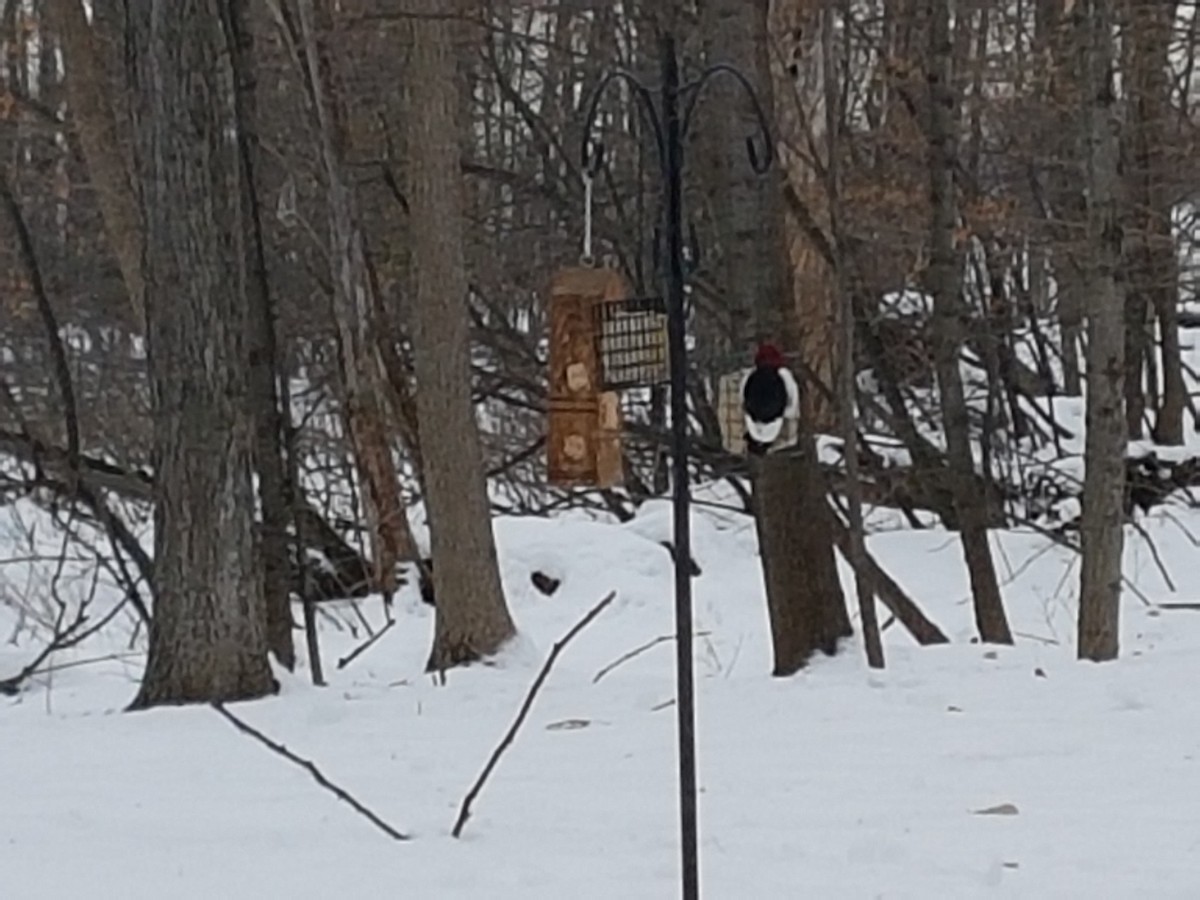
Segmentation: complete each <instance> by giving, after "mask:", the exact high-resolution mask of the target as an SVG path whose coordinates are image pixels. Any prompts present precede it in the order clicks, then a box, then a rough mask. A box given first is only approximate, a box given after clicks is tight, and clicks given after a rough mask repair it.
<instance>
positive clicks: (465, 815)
mask: <svg viewBox="0 0 1200 900" xmlns="http://www.w3.org/2000/svg"><path fill="white" fill-rule="evenodd" d="M616 596H617V592H616V591H609V593H608V596H607V597H605V598H604V599H603V600H601V601H600V602H599V603H597V604H596V605H595V606H593V607H592V608H591V610H589V611H588V614H587V615H585V616H584V617H583V618H582V619H580V620H579V621H578V622H576V623H575V624H574V625H573V626H572V627H571V630H570V631H568V632H567V633H566V634H565V635H563V637H562V640H560V641H558V643H556V644H555V645H554V646H553V647H552V648H551V649H550V655H549V656H547V657H546V662H545V663H543V665H542V670H541V671H540V672H538V674H537V678H535V679H533V684H532V685H530V686H529V693H528V694H526V695H525V702H524V703H522V704H521V709H520V711H519V712H518V713H517V717H516V718H515V719H514V720H513V723H512V725H511V726H509V729H508V731H507V732H506V733H505V735H504V737H503V738H501V739H500V743H499V744H497V745H496V749H495V750H493V751H492V755H491V757H490V758H489V759H488V761H487V765H485V766H484V767H483V771H482V772H480V773H479V777H478V778H477V779H475V783H474V784H473V785H471V789H470V790H469V791H467V796H466V797H464V798H463V802H462V807H461V808H460V809H459V811H458V819H457V820H456V821H455V823H454V829H453V830H452V831H451V832H450V833H451V834H452V835H454V836H455V837H460V836H461V835H462V830H463V828H464V827H465V826H466V824H467V819H469V818H471V804H472V803H473V802H475V798H476V797H478V796H479V792H480V791H481V790H483V785H484V784H485V783H486V782H487V780H488V776H489V775H491V774H492V770H493V769H495V768H496V764H497V763H498V762H500V757H501V755H503V753H504V751H505V750H507V749H508V748H509V747H510V746H511V745H512V742H513V741H514V740H515V739H516V736H517V731H518V730H519V729H520V727H521V723H522V722H524V721H525V717H526V716H527V715H529V710H530V708H531V707H532V706H533V700H534V698H535V697H536V696H537V694H538V691H540V690H541V688H542V685H543V684H544V683H545V681H546V676H547V675H549V674H550V669H551V668H552V667H553V666H554V661H555V660H556V659H558V655H559V654H560V653H562V651H563V648H564V647H566V646H567V644H569V643H570V642H571V641H572V640H573V639H574V638H575V636H576V635H577V634H579V632H581V631H583V629H585V628H587V626H588V625H590V624H591V622H592V620H593V619H595V618H596V616H598V615H600V613H602V612H604V608H605V607H606V606H608V604H610V603H612V602H613V600H614V599H615V598H616Z"/></svg>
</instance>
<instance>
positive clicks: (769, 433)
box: [746, 416, 783, 444]
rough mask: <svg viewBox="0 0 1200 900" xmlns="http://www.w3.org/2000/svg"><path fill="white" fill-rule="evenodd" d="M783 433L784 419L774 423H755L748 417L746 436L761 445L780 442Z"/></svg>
mask: <svg viewBox="0 0 1200 900" xmlns="http://www.w3.org/2000/svg"><path fill="white" fill-rule="evenodd" d="M782 433H783V419H776V420H775V421H774V422H755V421H754V420H753V419H751V418H750V417H749V416H746V434H748V435H750V437H751V439H753V440H755V441H758V443H760V444H770V443H773V442H775V441H777V440H779V435H781V434H782Z"/></svg>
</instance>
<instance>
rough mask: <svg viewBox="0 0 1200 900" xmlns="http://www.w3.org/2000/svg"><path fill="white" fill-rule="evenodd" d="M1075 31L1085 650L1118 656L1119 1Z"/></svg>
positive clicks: (1087, 7) (1089, 4) (1121, 343)
mask: <svg viewBox="0 0 1200 900" xmlns="http://www.w3.org/2000/svg"><path fill="white" fill-rule="evenodd" d="M1076 16H1077V18H1076V27H1077V33H1078V40H1079V42H1080V45H1081V46H1082V47H1083V48H1084V54H1085V59H1086V75H1085V80H1084V86H1085V89H1086V93H1085V95H1084V96H1085V103H1084V108H1083V122H1084V128H1085V132H1084V137H1085V141H1086V147H1087V157H1086V160H1085V164H1086V165H1085V169H1086V173H1087V174H1086V187H1087V194H1086V202H1087V241H1088V246H1087V253H1086V255H1085V267H1086V284H1087V297H1088V298H1089V301H1090V302H1089V309H1088V350H1087V422H1086V428H1087V438H1086V442H1085V451H1084V452H1085V469H1084V480H1083V515H1082V519H1081V521H1080V537H1081V540H1082V549H1083V554H1082V562H1081V565H1080V586H1079V648H1078V651H1079V658H1080V659H1091V660H1095V661H1097V662H1099V661H1103V660H1110V659H1116V657H1117V654H1118V651H1119V648H1120V640H1119V634H1118V626H1119V623H1120V611H1121V555H1122V552H1123V549H1124V542H1125V532H1124V521H1125V520H1124V510H1123V508H1122V499H1123V497H1124V492H1125V465H1124V460H1125V448H1126V436H1125V421H1124V417H1123V411H1122V408H1121V400H1122V396H1123V393H1124V385H1123V384H1122V381H1123V379H1124V359H1123V357H1124V350H1125V336H1124V334H1123V326H1124V311H1123V307H1124V297H1123V296H1122V295H1123V293H1124V289H1123V287H1122V285H1121V282H1120V279H1119V273H1120V269H1121V262H1122V261H1121V240H1122V238H1121V229H1120V227H1119V225H1118V222H1117V178H1118V175H1117V156H1118V138H1117V134H1118V128H1119V122H1118V113H1117V98H1116V93H1115V90H1114V85H1113V36H1112V25H1113V0H1080V3H1079V8H1078V9H1077V11H1076Z"/></svg>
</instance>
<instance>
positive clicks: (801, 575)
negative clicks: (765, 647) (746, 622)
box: [754, 436, 854, 676]
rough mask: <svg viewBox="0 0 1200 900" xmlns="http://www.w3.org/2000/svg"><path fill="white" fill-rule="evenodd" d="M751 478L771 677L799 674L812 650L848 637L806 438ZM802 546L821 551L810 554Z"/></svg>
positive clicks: (827, 649)
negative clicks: (771, 658) (768, 628)
mask: <svg viewBox="0 0 1200 900" xmlns="http://www.w3.org/2000/svg"><path fill="white" fill-rule="evenodd" d="M758 469H759V471H758V472H757V475H756V477H755V480H754V507H755V509H754V512H755V522H756V525H757V527H758V541H759V548H760V551H759V552H760V554H761V556H762V564H763V576H764V580H765V582H766V589H767V613H768V615H769V617H770V621H771V647H772V650H773V651H774V661H775V662H774V669H773V671H772V674H773V675H776V676H787V675H792V674H795V673H796V672H797V671H799V670H800V669H802V668H803V667H804V666H805V665H806V664H807V663H808V660H809V657H811V656H812V654H813V653H814V652H815V651H817V650H821V651H823V652H824V653H828V654H833V653H835V652H836V651H837V645H838V640H839V639H840V638H843V637H849V636H850V635H851V634H853V633H854V632H853V628H852V627H851V625H850V617H849V615H848V614H847V612H846V599H845V596H844V594H843V593H842V585H841V581H840V579H839V577H838V570H837V562H836V560H835V558H834V555H833V553H832V552H825V549H826V548H827V547H828V546H829V543H830V539H831V537H832V534H831V529H830V527H829V526H830V522H829V518H828V513H827V506H826V500H825V487H824V483H823V479H822V478H821V474H820V470H819V468H818V467H817V463H816V459H815V455H814V453H813V450H812V439H811V436H809V437H808V439H807V440H806V441H805V442H804V444H802V449H801V450H800V451H799V452H797V453H790V452H789V453H772V454H770V455H768V456H767V457H766V458H765V459H763V460H762V462H761V465H760V466H759V467H758ZM806 548H819V550H818V552H816V553H814V554H812V555H811V556H809V555H807V554H806V553H805V549H806Z"/></svg>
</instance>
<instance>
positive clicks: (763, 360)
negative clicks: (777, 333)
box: [754, 341, 786, 369]
mask: <svg viewBox="0 0 1200 900" xmlns="http://www.w3.org/2000/svg"><path fill="white" fill-rule="evenodd" d="M754 365H756V366H760V367H765V368H771V369H782V368H783V367H784V366H785V365H786V363H785V362H784V359H783V354H782V353H780V352H779V348H778V347H776V346H775V345H774V344H772V343H771V342H770V341H763V342H762V343H761V344H759V345H758V350H757V351H756V352H755V354H754Z"/></svg>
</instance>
